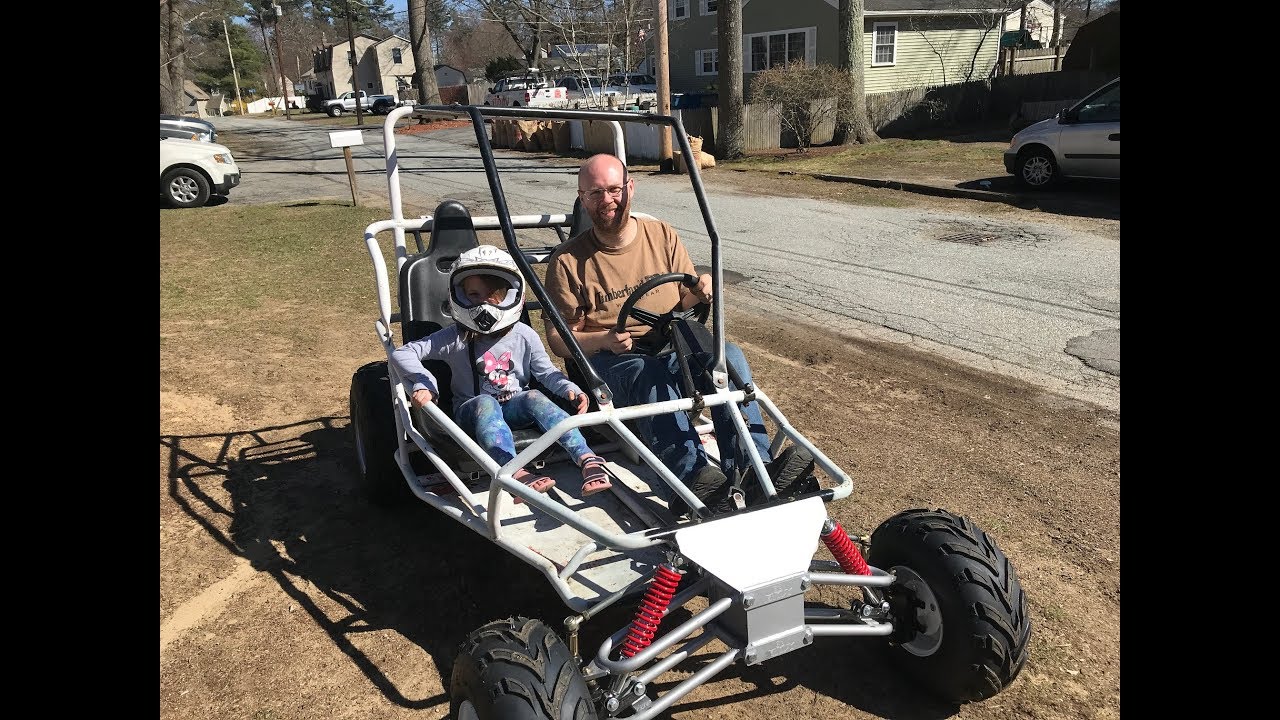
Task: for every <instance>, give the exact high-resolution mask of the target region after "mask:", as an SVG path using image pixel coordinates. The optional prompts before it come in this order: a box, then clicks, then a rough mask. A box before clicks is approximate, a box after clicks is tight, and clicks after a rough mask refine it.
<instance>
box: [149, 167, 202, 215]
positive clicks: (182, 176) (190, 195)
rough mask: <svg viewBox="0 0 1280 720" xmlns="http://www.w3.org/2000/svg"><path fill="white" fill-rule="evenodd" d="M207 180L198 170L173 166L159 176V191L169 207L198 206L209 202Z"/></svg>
mask: <svg viewBox="0 0 1280 720" xmlns="http://www.w3.org/2000/svg"><path fill="white" fill-rule="evenodd" d="M209 192H210V188H209V180H208V179H207V178H205V176H204V175H203V174H202V173H201V172H200V171H199V170H192V169H191V168H174V169H172V170H170V171H169V172H167V173H165V174H164V177H162V178H160V193H161V194H162V195H164V199H165V202H167V203H168V204H169V206H170V207H176V208H190V207H200V206H202V205H204V204H205V203H207V202H209Z"/></svg>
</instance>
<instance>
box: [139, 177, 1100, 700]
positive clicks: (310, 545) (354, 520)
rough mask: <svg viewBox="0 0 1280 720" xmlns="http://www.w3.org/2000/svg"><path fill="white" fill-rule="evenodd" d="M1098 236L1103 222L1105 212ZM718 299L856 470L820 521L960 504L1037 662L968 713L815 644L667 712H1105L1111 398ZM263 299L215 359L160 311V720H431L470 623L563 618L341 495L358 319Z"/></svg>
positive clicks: (801, 417)
mask: <svg viewBox="0 0 1280 720" xmlns="http://www.w3.org/2000/svg"><path fill="white" fill-rule="evenodd" d="M876 192H886V193H887V192H891V191H876ZM932 201H933V202H936V203H941V204H943V205H944V206H945V204H948V203H953V202H964V201H958V200H944V199H933V200H932ZM969 204H970V205H972V204H974V203H969ZM977 204H978V205H985V203H977ZM989 210H991V211H996V209H995V208H990V209H989ZM1072 221H1073V222H1077V223H1082V224H1087V221H1085V220H1081V219H1079V218H1072ZM1097 229H1098V231H1099V232H1100V233H1102V234H1108V233H1109V232H1111V230H1114V233H1115V236H1116V237H1117V238H1118V221H1117V222H1115V223H1114V226H1112V225H1109V224H1107V223H1102V224H1099V225H1098V228H1097ZM1117 242H1118V239H1117ZM732 292H733V290H732V288H730V289H729V290H728V293H729V295H728V298H729V301H730V305H729V306H728V307H727V310H726V311H727V314H728V327H729V334H730V338H731V339H733V340H734V341H736V342H738V343H739V344H740V345H741V346H742V347H743V349H744V351H745V352H746V354H747V357H748V359H749V361H750V363H751V366H752V368H753V370H754V372H755V375H756V379H757V381H758V382H759V384H760V385H761V386H762V387H763V388H764V389H765V390H766V391H767V392H768V393H769V394H770V396H771V397H772V398H773V399H774V401H775V402H776V403H777V404H778V406H779V407H780V408H781V409H782V411H783V412H784V413H785V414H786V415H787V416H788V418H789V419H790V420H791V422H792V424H793V425H795V426H796V427H797V428H798V429H800V430H801V431H802V432H804V433H805V434H806V435H807V436H808V437H809V438H811V439H812V440H813V441H814V442H815V443H816V444H817V445H818V446H819V447H821V448H823V449H824V451H825V452H826V453H827V454H828V455H829V456H830V457H831V458H832V459H833V460H834V461H835V462H836V463H837V464H838V465H840V466H841V467H842V468H844V469H845V470H846V471H848V472H849V473H850V474H851V475H852V476H853V478H854V481H855V490H854V493H853V495H852V496H851V497H850V498H848V499H846V500H844V501H840V502H837V503H833V504H831V505H829V507H828V509H829V512H830V513H831V514H832V517H834V518H835V519H836V520H838V521H839V522H840V523H841V524H842V525H843V526H844V527H845V528H846V529H848V530H849V531H851V532H857V533H870V532H871V531H872V530H874V529H875V528H876V526H877V525H878V524H879V523H880V522H881V521H883V520H885V519H887V518H888V517H890V516H891V515H893V514H894V513H897V512H899V511H901V510H905V509H908V508H945V509H947V510H950V511H952V512H955V513H959V514H962V515H965V516H967V517H969V518H970V519H972V520H974V521H975V522H976V523H978V524H979V525H980V526H981V527H982V528H984V529H985V530H986V531H987V532H988V533H990V535H991V536H992V537H993V538H994V539H995V540H996V542H997V543H998V544H999V545H1000V546H1001V548H1002V549H1003V550H1004V551H1005V553H1006V554H1007V555H1008V556H1009V558H1010V559H1011V561H1012V563H1013V565H1014V567H1015V568H1016V570H1017V573H1018V575H1019V577H1020V578H1021V582H1022V585H1023V588H1024V589H1025V591H1026V594H1027V598H1028V603H1029V608H1030V613H1031V617H1032V623H1033V630H1032V635H1031V650H1030V659H1029V660H1028V662H1027V665H1026V666H1025V668H1024V669H1023V671H1022V673H1021V674H1020V675H1019V677H1018V678H1017V679H1016V681H1015V682H1013V683H1012V685H1011V686H1010V687H1008V688H1007V689H1005V690H1004V691H1003V692H1002V693H1000V694H999V695H997V696H995V697H994V698H991V699H989V700H987V701H984V702H981V703H971V704H967V705H964V706H958V707H957V706H954V705H950V704H946V703H941V702H938V701H936V700H933V699H931V698H930V697H928V696H926V695H924V694H922V693H921V692H919V691H918V689H917V688H916V687H914V686H913V685H912V684H911V683H910V681H909V680H907V679H906V678H905V677H904V676H901V675H899V674H898V673H897V672H896V671H895V670H894V669H893V667H892V666H891V665H889V664H887V663H885V662H884V661H883V658H882V656H881V654H880V642H879V641H877V640H875V639H871V638H865V639H863V638H850V639H837V638H820V639H818V640H817V641H816V642H815V643H814V645H812V646H810V647H809V648H807V649H804V650H801V651H797V652H794V653H791V654H788V655H785V656H782V657H779V658H775V659H772V660H770V661H768V662H767V663H765V664H763V665H761V666H757V667H753V668H746V667H744V666H742V665H734V666H731V667H730V668H729V669H727V670H726V671H725V672H723V673H721V674H720V675H719V676H717V677H716V678H715V679H714V680H713V681H712V682H710V683H708V684H706V685H704V686H702V687H700V688H698V689H697V690H695V691H694V692H692V693H691V694H690V695H688V696H686V697H685V698H683V699H682V700H680V701H679V702H677V703H676V704H675V706H674V707H673V708H672V709H671V710H669V711H668V712H667V713H665V714H664V715H663V717H671V718H680V719H681V720H709V719H711V718H776V717H784V716H785V717H793V718H824V719H825V720H861V719H863V718H913V719H917V720H925V719H928V718H945V717H963V718H974V719H977V720H996V719H997V718H1001V719H1003V718H1043V719H1049V718H1054V719H1057V718H1081V719H1085V718H1087V719H1090V720H1098V719H1106V718H1116V717H1118V716H1119V708H1120V501H1119V495H1120V448H1119V446H1120V431H1119V416H1118V414H1115V413H1112V412H1109V411H1106V410H1104V409H1101V408H1097V407H1093V406H1086V405H1081V404H1079V403H1076V402H1072V401H1068V400H1064V399H1062V398H1060V397H1057V396H1054V395H1050V394H1046V393H1044V392H1042V391H1040V390H1038V389H1037V388H1035V387H1032V386H1028V385H1025V384H1021V383H1018V382H1014V381H1009V380H1005V379H1003V378H1000V377H998V376H995V375H990V374H986V373H982V372H978V371H974V370H970V369H967V368H964V367H962V366H959V365H956V364H954V363H951V362H948V361H943V360H939V359H937V358H935V357H933V356H929V355H925V354H920V353H917V352H914V351H912V350H910V349H907V348H903V347H900V346H894V345H889V344H880V343H872V342H867V341H865V340H858V339H854V338H846V337H832V336H830V335H827V334H825V333H820V332H818V331H816V330H815V329H812V328H807V327H803V326H796V325H794V324H793V323H791V322H788V321H784V320H782V319H780V318H774V317H766V316H759V315H745V314H743V313H741V312H738V311H735V310H734V309H733V306H732V297H733V296H732ZM254 312H256V313H258V314H260V315H261V316H262V319H263V322H261V323H258V324H256V325H255V327H257V328H258V330H259V331H258V332H256V333H253V334H232V335H230V336H228V335H226V334H218V335H217V336H216V337H217V338H218V343H219V344H218V346H217V353H216V354H213V355H211V354H210V353H208V352H205V351H204V349H205V348H207V347H208V342H209V340H210V337H211V335H210V333H214V332H216V330H217V326H218V325H219V323H220V322H222V321H219V320H216V319H210V320H209V321H208V323H206V324H205V325H204V326H193V325H190V324H188V325H182V326H178V325H176V324H174V325H168V324H166V323H165V322H162V323H161V327H160V333H161V338H162V342H161V347H160V367H161V372H160V717H161V718H162V720H166V719H168V720H225V719H227V718H243V719H246V720H285V719H290V720H292V719H298V720H303V719H310V718H323V719H324V720H342V719H357V718H359V719H362V720H363V719H367V718H411V717H412V718H444V717H446V716H447V715H448V696H447V694H446V691H447V686H448V678H449V671H450V666H451V663H452V659H453V657H454V654H455V652H456V649H457V645H458V643H459V642H460V641H461V640H462V639H463V637H464V636H465V635H466V633H467V632H469V631H470V630H472V629H474V628H476V627H478V626H480V625H481V624H483V623H485V622H487V621H489V620H492V619H495V618H500V617H506V616H508V615H510V614H525V615H530V616H534V617H541V618H542V619H544V620H546V621H547V622H548V623H549V624H551V625H553V626H555V627H559V623H560V621H561V620H562V619H563V618H564V617H565V616H566V615H567V614H568V612H567V609H566V608H565V607H564V606H563V604H562V603H561V602H560V601H559V599H558V598H557V597H556V596H555V595H554V592H553V591H552V590H551V589H550V587H549V586H548V584H547V583H546V581H545V580H544V579H543V578H542V577H541V576H540V575H538V574H537V573H535V572H534V571H533V570H532V569H529V568H527V567H525V566H523V565H522V564H520V563H519V562H518V561H516V560H513V559H511V558H510V557H508V556H507V555H505V554H503V553H500V552H498V551H497V550H495V549H494V548H493V547H492V546H490V545H488V544H486V543H485V542H484V541H483V540H481V539H480V538H479V537H478V536H476V535H475V534H474V533H471V532H470V531H468V530H466V529H464V528H462V527H461V526H460V525H458V524H457V523H453V522H451V521H449V520H448V519H447V518H445V517H444V516H443V515H441V514H439V513H438V512H436V511H434V510H432V509H431V508H430V507H428V506H426V505H425V504H414V505H411V506H409V507H406V508H403V509H401V510H397V511H391V512H388V511H385V510H379V509H377V508H375V507H373V506H371V505H369V504H367V503H366V502H365V501H364V500H363V499H362V498H361V496H360V495H359V494H358V493H357V492H356V491H355V488H354V477H355V473H356V468H355V459H354V452H353V447H352V443H351V436H350V431H349V428H348V424H349V418H348V417H347V414H348V411H347V393H348V384H349V380H350V376H351V373H352V372H353V371H354V370H355V369H356V368H357V367H359V366H360V365H362V364H364V363H365V362H367V361H369V360H373V359H376V358H375V353H376V352H377V351H378V348H377V346H376V345H375V344H373V343H372V342H371V338H372V335H371V333H370V327H369V322H368V315H367V314H362V315H360V316H359V317H357V318H352V317H347V316H345V315H343V314H342V313H341V312H339V311H334V312H327V311H324V310H317V309H316V308H315V307H314V306H310V305H306V304H298V305H281V306H276V307H265V308H259V309H258V310H256V311H254ZM301 323H305V324H307V325H308V326H312V327H319V328H322V331H321V334H319V335H314V336H310V337H309V339H308V341H307V342H308V343H309V346H308V347H306V348H305V353H302V354H299V353H298V352H297V339H296V335H292V334H290V333H291V332H292V331H291V330H290V328H293V327H295V326H297V325H298V324H301ZM277 329H278V330H277ZM286 336H288V337H286ZM848 594H849V593H848V592H846V591H841V590H839V589H830V588H828V589H825V590H824V591H823V593H822V594H821V595H820V596H818V599H820V600H822V601H824V602H828V603H831V604H833V605H836V604H840V603H842V602H845V601H846V600H847V596H848ZM628 619H629V617H628V616H627V615H625V614H621V615H619V614H617V613H613V612H612V611H609V612H606V613H604V614H603V615H602V616H601V617H600V618H598V619H596V620H593V621H591V622H590V623H588V624H587V626H586V627H585V629H584V636H583V639H584V648H589V650H586V651H585V652H594V649H595V645H593V644H587V643H588V642H590V641H591V640H594V641H595V642H596V643H598V642H599V639H600V638H602V637H603V636H604V635H606V634H609V633H612V632H613V631H614V630H616V629H617V628H618V627H620V626H621V625H622V624H624V623H626V622H627V620H628ZM664 627H665V626H664ZM720 649H722V647H721V646H719V644H718V643H715V642H713V643H712V644H711V646H710V647H709V648H707V649H705V650H704V654H703V655H700V656H698V657H695V658H693V659H690V660H689V661H686V662H685V663H682V664H681V665H679V666H677V668H676V670H675V672H673V673H672V674H671V675H668V676H665V677H664V678H662V680H661V681H660V682H658V683H655V686H656V689H658V690H662V689H665V688H668V687H670V686H672V685H673V684H674V682H675V681H677V680H678V679H680V678H683V677H686V676H687V675H688V674H690V673H692V672H694V671H696V669H697V668H698V666H699V664H700V661H701V662H705V659H706V657H705V656H706V655H707V654H710V653H713V652H716V651H717V650H720ZM650 694H651V695H652V694H653V692H651V693H650Z"/></svg>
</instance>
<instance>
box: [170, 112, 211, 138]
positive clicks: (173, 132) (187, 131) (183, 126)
mask: <svg viewBox="0 0 1280 720" xmlns="http://www.w3.org/2000/svg"><path fill="white" fill-rule="evenodd" d="M160 137H162V138H164V137H171V138H182V139H183V140H200V141H202V142H217V141H218V131H217V129H216V128H214V127H213V123H211V122H209V121H208V120H201V119H199V118H189V117H181V116H179V115H161V116H160Z"/></svg>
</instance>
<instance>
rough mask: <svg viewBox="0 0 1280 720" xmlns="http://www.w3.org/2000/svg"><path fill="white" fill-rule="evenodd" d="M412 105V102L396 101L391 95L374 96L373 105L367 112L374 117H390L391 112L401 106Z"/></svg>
mask: <svg viewBox="0 0 1280 720" xmlns="http://www.w3.org/2000/svg"><path fill="white" fill-rule="evenodd" d="M412 104H413V101H412V100H397V99H395V98H394V97H392V96H391V95H374V96H373V104H372V105H370V106H369V111H370V112H372V113H374V114H375V115H390V114H391V111H392V110H395V109H396V108H398V107H400V106H401V105H412Z"/></svg>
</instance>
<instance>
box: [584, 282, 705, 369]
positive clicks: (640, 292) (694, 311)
mask: <svg viewBox="0 0 1280 720" xmlns="http://www.w3.org/2000/svg"><path fill="white" fill-rule="evenodd" d="M671 282H678V283H680V284H682V285H684V287H685V288H686V289H688V291H689V292H688V293H687V295H686V296H688V297H694V298H697V299H698V300H699V302H698V303H697V304H695V305H694V306H693V307H692V308H688V309H680V308H682V307H683V305H684V299H683V297H682V299H681V301H680V302H679V303H678V304H677V305H676V307H674V308H672V309H671V310H668V311H667V312H665V313H661V314H659V313H653V312H649V311H648V310H645V309H643V308H638V307H635V304H636V301H638V300H639V299H640V298H641V297H643V296H644V295H645V293H647V292H649V291H650V290H652V289H653V288H655V287H657V286H659V285H664V284H666V283H671ZM703 298H706V299H707V300H710V298H711V276H710V275H706V274H704V275H702V277H694V276H693V275H689V274H687V273H666V274H663V275H655V276H654V277H651V278H649V279H648V280H646V281H645V282H643V283H641V284H640V287H638V288H636V289H635V290H634V291H632V293H631V295H630V296H629V297H628V298H627V301H626V302H625V303H623V304H622V310H620V311H619V312H618V321H617V324H616V325H614V327H613V328H612V329H611V330H610V331H609V334H608V335H606V342H614V341H616V342H619V343H622V342H625V344H627V345H629V346H632V347H634V344H633V342H632V340H631V335H630V333H628V332H627V328H626V325H627V320H628V318H632V317H634V318H635V319H636V320H638V321H640V323H641V324H643V325H648V326H649V327H651V328H654V332H651V333H650V334H649V335H646V336H645V338H646V339H649V338H650V337H651V336H653V337H655V338H660V342H661V343H663V344H664V345H665V343H666V337H667V328H668V326H669V325H670V324H671V322H672V321H673V320H677V319H688V318H694V319H696V320H697V321H698V322H706V320H707V317H708V316H709V315H710V311H711V305H710V304H709V303H708V302H706V301H704V300H703ZM655 333H656V334H655ZM623 335H626V336H627V339H626V340H625V341H622V340H621V338H622V336H623ZM610 349H611V350H612V348H610ZM660 350H661V348H659V347H649V348H647V349H641V348H636V349H635V350H633V351H632V352H642V353H644V354H646V355H653V354H658V353H659V351H660ZM613 352H614V353H617V352H618V351H617V350H613ZM624 352H626V351H624Z"/></svg>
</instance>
